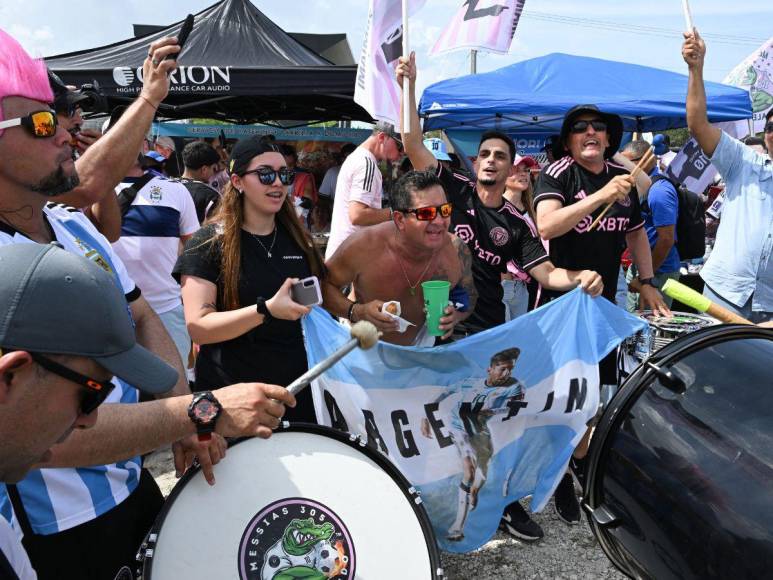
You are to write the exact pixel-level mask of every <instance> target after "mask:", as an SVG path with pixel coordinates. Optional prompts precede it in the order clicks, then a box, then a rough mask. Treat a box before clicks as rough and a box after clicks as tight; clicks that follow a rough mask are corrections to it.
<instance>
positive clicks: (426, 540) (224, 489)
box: [138, 424, 443, 580]
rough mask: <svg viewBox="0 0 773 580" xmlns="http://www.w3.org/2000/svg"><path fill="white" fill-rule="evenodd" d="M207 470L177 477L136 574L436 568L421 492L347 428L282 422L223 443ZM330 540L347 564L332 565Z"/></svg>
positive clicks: (194, 577)
mask: <svg viewBox="0 0 773 580" xmlns="http://www.w3.org/2000/svg"><path fill="white" fill-rule="evenodd" d="M215 477H216V478H217V483H216V485H215V486H214V487H210V486H209V485H207V483H206V481H205V480H204V477H203V475H202V474H201V471H200V470H199V469H194V470H192V471H189V472H188V473H186V474H185V476H184V477H183V478H182V479H181V480H180V481H179V482H178V484H177V485H176V486H175V488H174V490H173V491H172V493H171V495H170V496H169V498H168V499H167V502H166V504H165V505H164V508H163V510H162V512H161V514H159V516H158V519H157V520H156V523H155V524H154V526H153V529H152V530H151V531H150V534H149V539H148V540H146V542H145V543H144V544H143V546H142V548H141V550H140V554H139V555H138V558H140V559H141V560H142V578H143V579H144V580H177V579H179V578H185V579H186V580H214V579H217V580H221V579H222V580H226V579H230V578H234V579H239V578H242V579H244V580H248V579H249V580H253V579H257V580H266V579H269V580H271V579H273V578H276V577H281V578H283V579H284V578H290V577H292V578H296V577H298V578H301V577H302V578H309V579H311V578H313V579H314V580H316V579H317V578H322V577H323V576H324V577H325V578H328V577H334V578H336V579H346V580H350V579H353V578H368V579H370V578H379V577H385V578H416V579H417V580H420V579H427V580H440V579H442V577H443V572H442V568H441V567H440V557H439V551H438V549H437V544H436V542H435V537H434V535H433V532H432V528H431V525H430V522H429V519H428V517H427V514H426V511H425V510H424V507H423V505H421V499H420V498H419V496H418V494H417V493H416V491H415V490H414V489H413V488H411V487H410V484H409V483H408V482H407V480H405V478H404V477H403V476H402V475H401V474H400V473H399V471H397V469H396V468H395V467H394V465H393V464H392V463H390V462H389V460H388V459H387V458H386V457H384V456H382V455H381V454H379V453H378V452H375V451H373V450H371V449H369V448H368V447H366V446H365V444H364V442H362V441H361V440H360V439H358V438H355V437H354V436H351V435H349V434H346V433H341V432H339V431H334V430H332V429H329V428H327V427H320V426H316V425H305V424H293V425H292V426H287V425H285V426H284V427H283V428H282V429H281V430H278V431H277V432H276V433H274V435H273V436H272V437H271V438H270V439H268V440H263V439H244V440H241V441H239V442H237V443H236V444H234V445H232V446H230V447H229V449H228V455H227V457H226V458H225V459H224V460H223V461H222V462H221V463H220V464H218V466H217V467H216V468H215ZM331 533H332V534H333V535H332V536H331ZM288 536H292V537H293V538H294V539H295V542H292V543H290V544H289V547H288V548H285V546H288V544H286V543H285V542H286V541H287V538H288ZM312 541H313V542H314V544H312V547H310V548H308V550H306V551H303V552H300V551H293V550H299V548H300V547H301V546H302V545H304V543H306V544H308V543H310V542H312ZM296 542H300V543H296ZM323 544H324V546H323ZM323 547H324V550H322V548H323ZM336 549H340V550H341V552H340V553H341V554H342V555H343V554H345V555H346V558H345V559H342V560H343V561H346V562H347V564H348V566H347V567H344V570H343V571H342V572H341V573H340V574H333V576H329V575H328V574H327V570H328V569H330V567H334V563H333V560H332V557H334V556H335V555H336ZM320 558H322V559H324V562H323V563H322V564H320ZM290 560H292V562H290ZM323 565H324V566H328V568H323V567H322V566H323ZM288 567H290V569H287V568H288ZM283 570H284V572H283V573H282V574H279V572H282V571H283ZM310 570H311V571H310ZM315 572H316V573H315ZM298 574H300V575H298ZM304 574H305V575H304Z"/></svg>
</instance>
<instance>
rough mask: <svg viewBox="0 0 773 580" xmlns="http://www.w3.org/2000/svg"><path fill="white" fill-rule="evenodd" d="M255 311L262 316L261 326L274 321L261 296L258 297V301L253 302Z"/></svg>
mask: <svg viewBox="0 0 773 580" xmlns="http://www.w3.org/2000/svg"><path fill="white" fill-rule="evenodd" d="M255 309H256V310H257V311H258V314H262V315H263V324H268V323H269V322H271V321H272V320H273V319H274V317H273V316H272V314H271V311H270V310H269V309H268V305H266V299H265V298H263V296H258V299H257V300H256V301H255Z"/></svg>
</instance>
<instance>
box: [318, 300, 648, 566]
mask: <svg viewBox="0 0 773 580" xmlns="http://www.w3.org/2000/svg"><path fill="white" fill-rule="evenodd" d="M644 326H646V323H645V322H644V321H643V320H641V319H640V318H637V317H635V316H632V315H630V314H628V313H626V312H625V311H623V310H622V309H620V308H618V307H616V306H614V305H613V304H612V303H610V302H608V301H607V300H605V299H603V298H597V299H592V298H590V297H589V296H588V295H587V294H585V293H583V292H581V291H579V290H575V291H573V292H571V293H569V294H567V295H565V296H563V297H561V298H560V299H558V300H555V301H553V302H552V303H550V304H549V305H547V306H545V307H542V308H539V309H538V310H535V311H534V312H531V313H529V314H527V315H525V316H522V317H520V318H518V319H516V320H514V321H512V322H509V323H507V324H504V325H502V326H498V327H496V328H493V329H491V330H488V331H486V332H482V333H480V334H477V335H475V336H472V337H469V338H466V339H464V340H462V341H459V342H456V343H453V344H451V345H447V346H442V347H436V348H414V347H401V346H395V345H390V344H386V343H379V344H378V345H377V346H376V347H374V348H372V349H370V350H367V351H363V350H359V349H357V350H355V351H353V352H352V353H351V354H349V355H347V356H346V357H345V358H344V359H343V360H342V361H341V362H340V363H338V364H337V365H335V366H334V367H333V368H332V369H330V371H328V372H327V373H326V374H325V375H323V376H322V377H320V379H318V380H317V381H315V382H314V384H313V385H312V388H313V391H314V404H315V407H316V412H317V418H318V419H319V420H320V422H321V423H322V424H326V425H330V426H333V427H336V428H339V429H343V430H346V431H349V432H351V433H355V434H358V435H361V436H362V437H363V438H364V439H366V440H367V442H368V445H369V446H371V447H373V448H375V449H378V450H380V451H381V452H382V453H385V454H387V455H388V456H389V458H390V459H391V460H392V462H393V463H394V464H395V465H396V466H397V467H398V468H399V469H400V471H402V473H403V474H404V475H405V477H406V478H407V479H408V480H409V481H410V482H411V483H412V484H413V485H414V486H416V487H417V488H418V489H419V490H420V491H421V495H422V499H423V500H424V505H425V507H426V508H427V511H428V513H429V516H430V519H431V521H432V525H433V527H434V529H435V534H436V536H437V539H438V543H439V545H440V547H441V548H442V549H444V550H447V551H450V552H467V551H470V550H474V549H476V548H478V547H480V546H482V545H483V544H485V543H486V542H487V541H488V540H489V539H490V538H491V537H492V536H493V535H494V533H495V532H496V530H497V527H498V525H499V521H500V518H501V515H502V510H503V509H504V507H505V506H507V505H508V504H510V503H511V502H513V501H515V500H518V499H520V498H523V497H526V496H528V495H532V496H533V498H532V502H531V509H532V511H539V510H541V509H542V508H543V507H544V506H545V504H546V503H547V501H548V499H549V498H550V497H551V495H552V493H553V490H554V489H555V487H556V485H558V482H559V480H560V479H561V476H562V475H563V473H564V471H565V469H566V466H567V463H568V461H569V458H570V456H571V453H572V450H573V449H574V448H575V446H576V445H577V444H578V443H579V441H580V439H581V438H582V436H583V434H584V432H585V429H586V424H587V423H588V421H590V419H591V418H592V417H593V416H594V415H595V413H596V410H597V408H598V404H599V378H598V368H597V362H598V361H599V360H601V359H602V358H603V357H604V356H605V355H606V354H607V353H609V352H610V351H611V350H612V349H613V348H615V347H616V346H617V345H618V344H619V343H620V342H621V341H622V340H624V339H625V338H626V337H627V336H630V335H631V334H633V333H635V332H636V331H638V330H640V329H642V328H643V327H644ZM303 328H304V335H305V340H306V351H307V353H308V358H309V366H311V365H313V364H316V363H317V362H319V361H320V360H322V359H324V358H325V357H327V356H329V355H330V354H331V353H332V352H333V351H334V350H335V349H336V348H338V347H339V346H341V345H342V344H343V343H344V342H346V341H347V340H348V339H349V338H350V336H349V331H348V329H347V328H345V327H343V326H341V325H340V324H338V323H337V322H336V321H334V320H333V319H332V318H331V317H330V315H329V314H327V313H326V312H325V311H323V310H321V309H319V308H315V309H314V310H313V311H312V313H311V314H310V315H309V316H307V317H306V318H305V319H304V322H303ZM374 501H377V499H374Z"/></svg>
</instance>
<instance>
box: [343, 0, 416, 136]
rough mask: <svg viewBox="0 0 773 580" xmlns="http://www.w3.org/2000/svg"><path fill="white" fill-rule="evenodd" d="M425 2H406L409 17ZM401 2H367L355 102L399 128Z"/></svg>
mask: <svg viewBox="0 0 773 580" xmlns="http://www.w3.org/2000/svg"><path fill="white" fill-rule="evenodd" d="M425 2H426V0H408V15H412V14H414V13H416V12H417V11H418V10H419V9H420V8H421V7H422V6H424V3H425ZM402 41H403V14H402V2H401V0H370V10H369V12H368V28H367V32H366V33H365V42H364V43H363V46H362V53H361V54H360V62H359V64H358V67H357V84H356V86H355V88H354V101H355V102H356V103H358V104H359V105H361V106H362V107H363V108H364V109H365V110H366V111H368V113H370V115H371V116H372V117H373V118H374V119H377V120H379V121H387V122H389V123H392V125H394V126H395V127H399V126H400V87H399V85H398V84H397V80H395V67H396V66H397V59H398V58H400V56H402V54H403V44H402Z"/></svg>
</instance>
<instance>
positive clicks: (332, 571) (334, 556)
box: [314, 542, 349, 578]
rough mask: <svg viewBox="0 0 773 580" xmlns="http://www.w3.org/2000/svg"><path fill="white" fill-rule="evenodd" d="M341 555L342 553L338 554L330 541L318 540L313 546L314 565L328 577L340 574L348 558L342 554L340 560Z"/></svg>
mask: <svg viewBox="0 0 773 580" xmlns="http://www.w3.org/2000/svg"><path fill="white" fill-rule="evenodd" d="M341 556H342V554H339V552H338V550H337V549H336V547H335V546H333V544H331V543H330V542H320V543H319V544H317V546H316V547H315V548H314V558H315V559H314V567H315V568H316V569H317V570H319V571H320V572H322V573H323V574H324V575H325V576H327V577H328V578H331V577H333V575H336V576H337V575H339V574H342V573H344V570H345V569H346V564H347V563H348V561H349V558H348V557H347V556H346V555H343V562H342V561H341V559H342V558H341Z"/></svg>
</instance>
